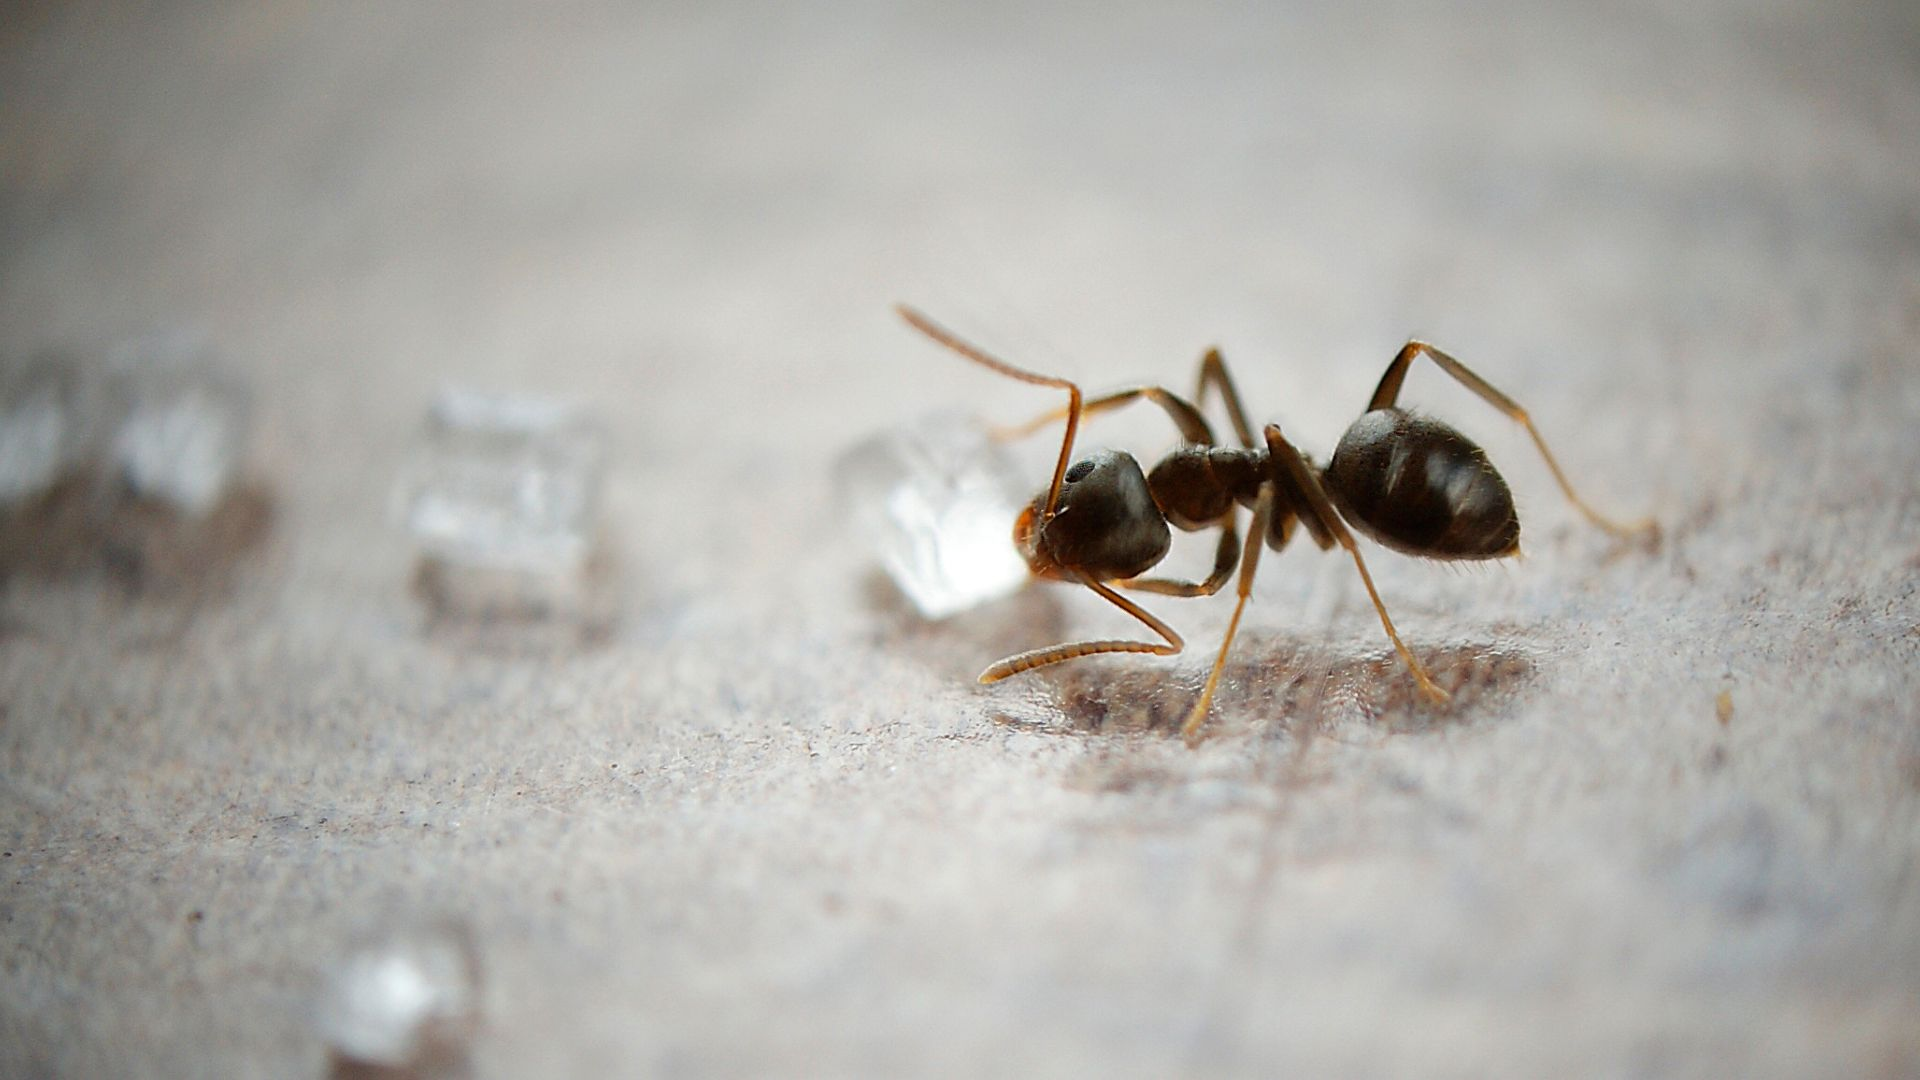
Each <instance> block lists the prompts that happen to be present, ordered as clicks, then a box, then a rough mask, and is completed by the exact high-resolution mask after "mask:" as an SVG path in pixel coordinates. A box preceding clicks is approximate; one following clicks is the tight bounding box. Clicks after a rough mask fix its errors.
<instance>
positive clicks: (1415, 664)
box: [1266, 424, 1451, 704]
mask: <svg viewBox="0 0 1920 1080" xmlns="http://www.w3.org/2000/svg"><path fill="white" fill-rule="evenodd" d="M1266 435H1267V452H1268V453H1269V454H1270V455H1272V457H1273V458H1274V460H1276V461H1278V462H1280V464H1281V465H1282V466H1283V467H1284V468H1285V469H1286V470H1287V474H1288V476H1289V477H1290V478H1291V479H1292V480H1293V483H1294V486H1295V487H1297V488H1298V489H1299V490H1300V492H1301V494H1303V495H1305V496H1306V497H1307V503H1308V505H1309V507H1310V508H1311V509H1312V511H1313V514H1314V516H1316V517H1318V518H1319V519H1320V521H1321V523H1322V524H1323V525H1324V526H1325V527H1326V531H1327V532H1328V533H1329V534H1331V535H1332V536H1333V539H1334V542H1335V543H1337V544H1339V545H1340V546H1341V547H1343V548H1345V549H1346V551H1347V554H1348V555H1351V556H1353V565H1354V568H1355V569H1356V570H1359V571H1360V580H1361V582H1362V583H1363V584H1365V585H1366V587H1367V596H1368V597H1370V598H1372V600H1373V610H1375V611H1377V612H1379V613H1380V625H1381V626H1382V627H1385V628H1386V631H1387V638H1388V640H1390V641H1392V642H1393V647H1394V649H1395V651H1397V652H1399V654H1400V659H1401V660H1403V661H1405V662H1406V665H1407V670H1408V671H1411V672H1412V673H1413V681H1414V682H1415V683H1418V684H1419V686H1420V692H1421V693H1423V694H1425V695H1427V699H1428V700H1430V701H1432V702H1434V703H1435V704H1440V703H1443V702H1445V701H1446V700H1447V699H1448V698H1449V697H1450V696H1451V695H1449V694H1448V693H1447V692H1446V691H1445V690H1442V689H1440V687H1439V686H1437V685H1435V683H1434V681H1433V679H1432V677H1430V676H1429V675H1428V674H1427V669H1426V668H1425V667H1423V666H1422V665H1421V663H1420V661H1419V660H1416V659H1414V655H1413V653H1412V652H1411V651H1410V650H1408V648H1407V646H1406V643H1405V642H1403V641H1401V640H1400V635H1399V633H1398V632H1396V631H1395V630H1394V628H1393V618H1392V616H1390V615H1388V614H1387V605H1385V604H1383V603H1381V602H1380V591H1379V590H1378V589H1375V588H1374V587H1373V575H1372V574H1369V573H1367V563H1366V560H1364V559H1362V558H1361V557H1360V547H1359V545H1357V544H1355V543H1354V542H1353V533H1351V532H1349V531H1348V530H1347V525H1346V522H1344V521H1342V520H1340V514H1339V513H1338V512H1337V511H1335V510H1334V508H1333V502H1332V500H1330V499H1328V498H1327V493H1326V490H1325V489H1323V488H1322V487H1321V486H1320V478H1319V477H1317V476H1315V475H1314V472H1313V469H1312V467H1311V466H1309V465H1308V464H1307V462H1306V459H1305V458H1303V457H1301V456H1300V451H1298V450H1296V449H1294V448H1293V444H1292V443H1290V442H1288V441H1287V438H1286V436H1285V435H1282V434H1281V433H1280V425H1278V424H1268V425H1267V429H1266ZM1301 517H1302V520H1303V521H1304V520H1305V515H1304V514H1303V515H1302V516H1301Z"/></svg>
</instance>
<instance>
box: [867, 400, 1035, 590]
mask: <svg viewBox="0 0 1920 1080" xmlns="http://www.w3.org/2000/svg"><path fill="white" fill-rule="evenodd" d="M834 479H835V487H836V488H837V490H838V492H839V496H840V501H841V504H842V505H843V506H844V507H845V508H846V510H847V513H848V516H849V518H850V519H851V521H852V523H853V527H854V529H855V530H856V531H857V532H858V534H859V535H860V537H861V538H862V539H863V540H864V541H865V542H866V543H867V544H868V546H869V548H870V549H871V550H872V552H873V554H874V556H875V557H877V558H878V559H879V560H880V564H881V566H882V567H884V568H885V569H886V572H887V575H888V576H889V577H890V578H892V579H893V583H894V584H895V585H897V586H898V587H899V589H900V591H901V592H902V593H903V594H905V595H906V597H907V599H908V600H909V601H911V602H912V603H913V605H914V607H915V608H917V609H918V610H919V611H920V613H921V614H922V615H924V616H926V617H927V618H929V619H940V618H945V617H947V616H950V615H955V614H958V613H960V612H962V611H965V610H967V609H969V608H972V607H976V606H978V605H980V604H983V603H985V602H987V601H989V600H993V599H996V598H998V597H1001V596H1006V595H1008V594H1010V593H1012V592H1014V591H1015V590H1017V589H1019V588H1020V586H1021V585H1022V584H1024V583H1025V582H1026V580H1027V576H1028V575H1027V566H1026V564H1025V562H1023V561H1022V560H1021V558H1020V556H1019V554H1018V553H1017V552H1016V551H1015V550H1014V547H1013V522H1014V519H1015V518H1016V517H1017V516H1018V515H1019V513H1020V511H1021V510H1022V509H1023V508H1024V507H1025V506H1026V504H1027V502H1028V499H1029V498H1030V496H1031V492H1029V491H1027V490H1026V487H1027V483H1026V481H1024V480H1023V479H1022V478H1021V476H1020V474H1019V472H1018V470H1017V469H1016V468H1015V465H1014V462H1013V459H1012V457H1011V455H1009V454H1008V453H1007V451H1006V449H1005V448H1004V447H1002V446H1001V445H999V444H998V443H996V442H994V441H993V440H992V439H991V438H990V437H989V436H988V434H987V432H986V431H985V430H984V429H983V428H982V427H981V426H980V424H979V423H978V422H977V421H974V420H972V419H971V418H968V417H965V416H962V415H959V414H955V413H934V414H931V415H928V416H923V417H921V418H920V419H918V420H917V421H915V422H913V423H911V424H908V425H906V426H903V427H899V428H894V429H891V430H888V431H884V432H881V433H880V434H877V435H875V436H873V437H872V438H869V439H867V440H865V441H863V442H861V443H859V444H857V445H855V446H853V447H851V448H850V449H848V450H847V451H846V452H845V453H843V454H842V455H841V456H840V458H839V460H838V461H837V462H836V463H835V465H834Z"/></svg>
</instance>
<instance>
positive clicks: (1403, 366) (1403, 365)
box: [1367, 338, 1660, 537]
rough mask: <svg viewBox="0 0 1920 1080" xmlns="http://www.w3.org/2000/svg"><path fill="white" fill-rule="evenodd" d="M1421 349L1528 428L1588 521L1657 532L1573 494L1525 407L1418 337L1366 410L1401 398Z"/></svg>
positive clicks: (1650, 523)
mask: <svg viewBox="0 0 1920 1080" xmlns="http://www.w3.org/2000/svg"><path fill="white" fill-rule="evenodd" d="M1422 353H1425V354H1426V355H1427V357H1428V358H1430V359H1431V360H1432V361H1433V362H1434V363H1435V364H1438V365H1439V366H1440V370H1441V371H1444V372H1446V373H1447V374H1448V375H1450V376H1452V377H1453V379H1454V381H1455V382H1458V383H1459V384H1460V385H1462V386H1464V387H1466V388H1467V389H1468V390H1471V391H1473V392H1474V394H1476V395H1477V396H1478V397H1479V398H1480V400H1482V401H1484V402H1486V403H1487V404H1489V405H1491V406H1493V407H1494V408H1496V409H1499V410H1500V411H1501V412H1503V413H1506V414H1507V417H1508V418H1509V419H1511V420H1514V421H1516V422H1518V423H1519V424H1520V426H1522V427H1524V428H1526V429H1527V434H1528V435H1530V436H1532V437H1533V445H1534V446H1535V447H1536V448H1538V449H1539V451H1540V456H1541V457H1542V458H1545V459H1546V462H1547V469H1548V471H1550V472H1552V473H1553V479H1554V480H1555V481H1556V482H1557V483H1558V484H1559V485H1560V490H1561V491H1563V492H1565V493H1566V496H1567V501H1568V502H1570V503H1572V504H1573V506H1574V509H1576V510H1578V511H1580V513H1581V514H1582V515H1584V516H1585V517H1586V519H1587V520H1588V521H1590V522H1592V523H1593V524H1595V525H1597V526H1599V527H1600V528H1602V529H1604V530H1606V531H1607V532H1609V533H1612V534H1613V535H1615V536H1621V537H1626V536H1633V535H1635V534H1638V533H1651V534H1654V535H1656V536H1657V535H1658V534H1659V531H1660V526H1659V525H1657V524H1655V522H1654V520H1653V519H1652V518H1642V519H1641V520H1639V521H1637V522H1634V523H1633V524H1631V525H1622V524H1620V523H1619V522H1616V521H1614V520H1613V519H1611V518H1608V517H1606V516H1605V515H1603V514H1601V513H1600V512H1599V511H1597V510H1595V509H1594V508H1593V507H1591V506H1588V505H1587V504H1586V501H1585V500H1583V499H1581V498H1580V496H1578V495H1576V494H1574V491H1573V485H1572V484H1571V483H1569V482H1568V481H1567V474H1565V473H1563V472H1561V471H1560V463H1559V462H1557V461H1555V460H1554V459H1553V452H1552V451H1550V450H1548V449H1547V441H1546V440H1545V439H1543V438H1541V437H1540V429H1539V428H1536V427H1534V426H1533V419H1532V418H1531V417H1529V416H1528V415H1527V410H1525V409H1523V408H1521V407H1520V404H1519V403H1518V402H1516V401H1514V400H1513V399H1512V398H1510V397H1508V396H1507V395H1505V394H1503V393H1501V392H1500V391H1499V390H1496V389H1495V388H1494V386H1493V384H1492V383H1489V382H1488V381H1487V380H1485V379H1483V378H1481V377H1480V376H1478V375H1476V374H1474V373H1473V372H1472V371H1471V370H1470V369H1469V368H1468V367H1467V365H1465V364H1463V363H1461V362H1460V361H1458V360H1455V359H1454V358H1453V357H1451V356H1448V355H1447V354H1446V353H1444V352H1441V351H1440V350H1439V349H1436V348H1434V347H1433V346H1432V345H1429V344H1427V343H1426V342H1424V341H1421V340H1419V339H1418V338H1415V339H1413V340H1411V341H1409V342H1407V343H1406V344H1405V345H1404V346H1402V347H1401V349H1400V352H1399V355H1397V356H1395V357H1394V358H1393V363H1391V364H1388V365H1387V371H1386V374H1384V375H1382V376H1381V377H1380V386H1379V388H1378V389H1376V390H1374V392H1373V400H1372V401H1370V402H1368V403H1367V411H1368V412H1372V411H1373V410H1375V409H1386V408H1391V407H1393V403H1394V402H1395V401H1398V400H1399V398H1400V384H1401V383H1403V382H1405V381H1406V378H1407V369H1408V368H1410V367H1412V366H1413V361H1414V358H1415V357H1417V356H1419V355H1421V354H1422Z"/></svg>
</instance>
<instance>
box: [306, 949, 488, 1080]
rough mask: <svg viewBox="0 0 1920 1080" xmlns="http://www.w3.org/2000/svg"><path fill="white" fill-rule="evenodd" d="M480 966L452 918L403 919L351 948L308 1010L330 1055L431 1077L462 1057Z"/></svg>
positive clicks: (475, 1020)
mask: <svg viewBox="0 0 1920 1080" xmlns="http://www.w3.org/2000/svg"><path fill="white" fill-rule="evenodd" d="M480 1012H481V1009H480V965H479V960H478V957H477V956H476V955H475V950H474V947H473V942H472V939H471V937H470V936H469V935H468V934H467V932H466V931H465V930H464V929H463V928H461V927H460V926H458V925H454V924H431V925H420V926H414V925H408V926H401V927H395V928H391V929H388V930H385V931H383V932H381V933H379V934H377V935H373V936H369V937H366V938H364V939H362V940H361V941H359V942H358V943H356V944H354V945H352V946H350V947H349V948H348V949H347V951H346V953H345V954H344V955H343V956H342V957H341V958H340V959H339V960H338V962H337V963H335V965H334V967H333V968H332V969H331V970H330V971H329V972H328V973H327V976H326V982H325V984H324V986H323V987H322V989H321V993H320V999H319V1002H318V1003H317V1007H316V1009H315V1015H314V1026H315V1028H316V1030H317V1033H318V1034H319V1036H320V1038H321V1041H323V1042H324V1043H326V1045H327V1048H328V1049H329V1050H330V1051H331V1052H332V1053H333V1055H334V1057H335V1059H336V1061H341V1062H346V1063H351V1064H354V1065H360V1066H373V1067H377V1068H381V1069H392V1070H399V1069H407V1070H409V1071H410V1073H411V1075H416V1076H427V1075H435V1074H437V1072H438V1071H440V1070H441V1069H443V1068H444V1069H446V1070H447V1071H453V1069H452V1066H455V1065H457V1063H458V1062H460V1061H461V1060H463V1059H464V1058H465V1057H466V1044H467V1042H468V1041H469V1040H470V1039H471V1038H472V1036H473V1034H474V1032H475V1030H476V1029H477V1028H478V1026H479V1021H480Z"/></svg>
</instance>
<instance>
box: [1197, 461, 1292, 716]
mask: <svg viewBox="0 0 1920 1080" xmlns="http://www.w3.org/2000/svg"><path fill="white" fill-rule="evenodd" d="M1272 518H1273V483H1272V481H1268V482H1267V483H1264V484H1261V485H1260V496H1259V498H1258V499H1256V500H1255V501H1254V504H1253V530H1252V531H1251V532H1249V533H1247V550H1246V553H1245V554H1244V555H1242V556H1241V557H1240V585H1239V588H1238V590H1237V591H1238V593H1239V599H1238V600H1236V601H1234V605H1233V619H1232V621H1230V622H1228V623H1227V636H1226V637H1225V638H1222V639H1221V641H1220V655H1218V656H1216V657H1214V658H1213V671H1212V672H1211V673H1209V674H1208V675H1207V685H1206V687H1205V688H1204V689H1202V690H1201V691H1200V700H1198V701H1196V702H1194V703H1193V709H1192V711H1190V712H1188V713H1187V719H1186V721H1185V722H1184V723H1182V724H1181V725H1180V737H1181V738H1183V739H1185V740H1186V741H1187V745H1188V746H1197V745H1199V742H1200V728H1201V726H1202V725H1204V724H1205V723H1206V722H1207V710H1208V709H1210V708H1212V707H1213V692H1214V690H1215V688H1217V687H1218V686H1219V685H1220V672H1221V671H1223V670H1225V668H1226V666H1227V650H1228V649H1230V648H1232V647H1233V637H1234V635H1235V634H1237V633H1239V632H1240V615H1241V613H1242V612H1244V611H1246V609H1247V597H1249V596H1251V595H1253V575H1254V572H1255V571H1256V570H1258V569H1259V568H1260V545H1261V541H1262V540H1263V539H1265V538H1266V533H1267V523H1268V522H1269V521H1270V520H1272Z"/></svg>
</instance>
